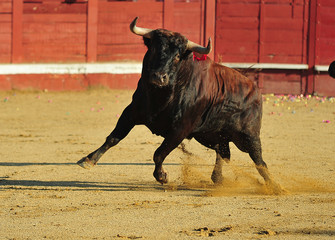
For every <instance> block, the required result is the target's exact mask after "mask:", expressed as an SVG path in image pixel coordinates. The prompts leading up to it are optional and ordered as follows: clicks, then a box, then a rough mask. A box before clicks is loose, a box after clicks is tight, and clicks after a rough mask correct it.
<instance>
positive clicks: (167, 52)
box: [130, 17, 212, 87]
mask: <svg viewBox="0 0 335 240" xmlns="http://www.w3.org/2000/svg"><path fill="white" fill-rule="evenodd" d="M137 20H138V17H136V18H135V19H134V20H133V21H132V23H131V24H130V30H131V31H132V32H133V33H135V34H137V35H139V36H143V39H144V43H145V45H146V46H147V47H148V51H147V53H146V54H145V57H144V60H143V71H142V77H143V78H145V79H146V80H148V81H149V83H151V84H153V85H155V86H157V87H164V86H167V85H169V83H172V82H174V79H175V78H176V74H177V72H178V70H179V68H180V66H181V64H182V62H183V61H184V60H185V59H186V58H187V57H188V56H189V54H190V53H191V52H196V53H199V54H208V53H210V51H211V50H212V46H211V39H209V40H208V45H207V47H202V46H200V45H198V44H196V43H194V42H191V41H189V40H187V38H186V37H184V36H183V35H181V34H180V33H176V32H171V31H168V30H164V29H156V30H152V29H148V28H141V27H137V26H136V22H137Z"/></svg>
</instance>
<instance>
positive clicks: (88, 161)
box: [77, 105, 135, 169]
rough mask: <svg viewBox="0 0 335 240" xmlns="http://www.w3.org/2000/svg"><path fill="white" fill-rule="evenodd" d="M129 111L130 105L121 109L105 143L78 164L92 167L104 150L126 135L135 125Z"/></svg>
mask: <svg viewBox="0 0 335 240" xmlns="http://www.w3.org/2000/svg"><path fill="white" fill-rule="evenodd" d="M130 112H131V105H130V106H128V107H127V108H126V109H125V110H124V111H123V113H122V115H121V117H120V119H119V121H118V122H117V124H116V127H115V129H114V130H113V132H112V133H111V134H110V135H109V136H108V137H107V139H106V141H105V143H104V144H103V145H102V146H101V147H100V148H98V149H97V150H95V151H94V152H92V153H90V154H89V155H87V156H86V157H84V158H82V159H81V160H79V161H78V162H77V164H78V165H79V166H81V167H83V168H86V169H90V168H92V167H93V166H95V165H96V164H97V163H98V161H99V159H100V158H101V157H102V155H103V154H104V153H105V152H107V150H108V149H110V148H111V147H113V146H115V145H116V144H118V143H119V142H120V141H121V140H122V139H123V138H125V137H126V136H127V135H128V133H129V132H130V130H131V129H132V128H133V127H134V126H135V124H134V121H133V119H132V117H131V114H130Z"/></svg>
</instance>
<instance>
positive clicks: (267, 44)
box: [215, 0, 335, 95]
mask: <svg viewBox="0 0 335 240" xmlns="http://www.w3.org/2000/svg"><path fill="white" fill-rule="evenodd" d="M334 26H335V1H334V0H294V1H293V0H236V1H232V0H217V4H216V31H215V32H216V45H215V57H216V59H217V60H218V61H221V62H237V63H240V62H243V63H251V64H252V63H279V64H281V63H282V64H283V63H285V64H306V65H308V69H306V70H300V71H297V70H287V69H283V70H269V69H266V70H264V69H263V70H262V71H259V73H255V74H253V77H254V79H255V80H256V81H258V83H259V86H260V87H261V88H262V90H263V92H266V93H269V92H274V93H293V94H299V93H312V92H315V93H318V94H321V95H335V85H334V84H335V81H334V79H331V78H330V77H329V76H328V75H327V74H326V73H325V72H324V73H322V74H319V73H318V72H316V71H315V70H314V68H315V65H329V64H330V63H331V62H332V61H334V60H335V27H334ZM251 64H250V65H251Z"/></svg>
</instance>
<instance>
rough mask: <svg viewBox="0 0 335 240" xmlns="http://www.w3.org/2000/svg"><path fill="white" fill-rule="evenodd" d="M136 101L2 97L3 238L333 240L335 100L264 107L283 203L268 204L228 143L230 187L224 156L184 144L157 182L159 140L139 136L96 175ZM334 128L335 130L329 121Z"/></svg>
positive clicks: (266, 148) (92, 95)
mask: <svg viewBox="0 0 335 240" xmlns="http://www.w3.org/2000/svg"><path fill="white" fill-rule="evenodd" d="M131 95H132V91H116V90H113V91H109V90H104V89H96V90H91V91H85V92H63V93H49V92H0V100H1V102H0V126H1V128H0V141H1V145H0V146H1V159H0V239H43V238H46V239H207V238H210V239H262V238H274V239H331V238H333V239H334V238H335V186H334V183H335V101H334V99H323V98H315V97H311V98H302V99H299V98H292V99H291V100H289V99H288V98H287V97H286V98H285V99H284V98H283V97H278V96H271V95H267V96H265V97H264V99H265V103H264V117H263V127H262V134H261V135H262V136H261V137H262V143H263V157H264V160H265V161H266V163H267V164H268V166H269V169H270V172H271V173H272V175H273V176H274V178H275V179H276V181H277V182H278V183H280V184H281V186H282V187H283V188H285V189H286V190H287V193H286V194H282V195H269V194H268V192H267V190H266V187H265V186H264V182H263V180H262V178H261V177H260V176H259V174H258V173H257V171H256V169H255V167H254V165H253V163H252V161H251V159H250V158H249V156H248V155H247V154H245V153H242V152H240V151H239V150H238V149H237V148H236V147H235V146H234V145H233V144H231V153H232V160H231V162H230V163H229V164H225V165H224V170H223V171H224V177H225V180H224V184H223V186H220V187H216V186H214V185H213V184H212V183H211V181H210V175H211V171H212V169H213V164H214V161H215V153H214V152H213V151H212V150H208V149H206V148H205V147H203V146H201V145H200V144H198V143H197V142H196V141H195V140H191V141H184V144H185V148H186V150H187V151H188V152H191V153H192V154H185V153H184V152H183V151H182V150H181V148H178V149H176V150H174V151H173V152H172V153H171V154H170V155H169V156H168V158H167V159H166V161H165V164H164V166H165V170H167V171H168V173H169V180H170V183H169V184H167V185H164V186H162V185H160V184H159V183H157V182H156V181H155V179H154V177H153V175H152V172H153V169H154V164H153V161H152V156H153V153H154V151H155V149H156V148H157V147H158V146H159V145H160V143H161V142H162V138H161V137H158V136H155V135H152V134H151V132H150V131H149V130H148V129H146V128H145V127H143V126H137V127H135V128H134V129H133V130H132V132H131V133H130V134H129V135H128V137H127V138H126V139H124V140H123V141H122V142H121V143H119V145H117V146H116V147H114V148H112V149H111V150H110V151H109V152H107V153H106V154H105V155H104V156H103V158H102V159H101V160H100V162H99V164H98V165H97V166H96V167H94V168H93V169H91V170H89V171H88V170H85V169H82V168H80V167H78V166H77V165H76V164H75V163H76V161H77V160H79V159H81V158H82V157H84V156H85V155H87V154H88V153H90V152H91V151H93V150H95V149H96V148H97V147H99V146H100V145H101V144H102V143H103V142H104V140H105V137H107V135H108V134H109V133H110V131H111V130H112V129H113V128H114V126H115V124H116V122H117V120H118V117H119V115H120V114H121V113H122V110H123V109H124V107H125V106H126V105H127V104H128V103H129V102H130V100H131ZM329 121H330V122H329Z"/></svg>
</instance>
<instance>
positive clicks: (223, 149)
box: [211, 141, 230, 184]
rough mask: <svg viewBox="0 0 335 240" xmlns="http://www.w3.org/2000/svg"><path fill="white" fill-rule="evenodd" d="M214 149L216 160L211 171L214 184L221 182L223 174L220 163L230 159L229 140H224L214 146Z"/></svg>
mask: <svg viewBox="0 0 335 240" xmlns="http://www.w3.org/2000/svg"><path fill="white" fill-rule="evenodd" d="M215 151H216V162H215V166H214V169H213V172H212V176H211V179H212V181H213V182H214V183H215V184H222V182H223V176H222V165H223V162H224V161H225V162H227V163H228V162H229V161H230V149H229V142H228V141H225V142H223V143H221V144H220V145H217V147H216V148H215Z"/></svg>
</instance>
